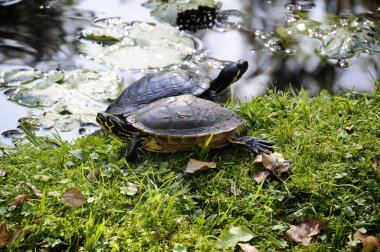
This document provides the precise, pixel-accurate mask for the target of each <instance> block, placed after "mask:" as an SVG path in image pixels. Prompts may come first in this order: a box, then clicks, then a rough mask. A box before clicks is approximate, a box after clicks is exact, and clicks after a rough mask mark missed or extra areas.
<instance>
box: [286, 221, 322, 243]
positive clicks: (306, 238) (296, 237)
mask: <svg viewBox="0 0 380 252" xmlns="http://www.w3.org/2000/svg"><path fill="white" fill-rule="evenodd" d="M325 226H326V224H325V223H324V222H322V221H319V220H309V221H308V222H306V223H302V224H300V225H298V226H294V225H291V226H290V229H289V230H287V231H286V235H287V236H288V237H289V238H290V239H291V240H293V241H296V242H299V243H302V244H303V245H305V246H309V245H310V242H311V239H312V237H313V236H316V235H317V234H319V232H320V231H321V229H322V228H324V227H325Z"/></svg>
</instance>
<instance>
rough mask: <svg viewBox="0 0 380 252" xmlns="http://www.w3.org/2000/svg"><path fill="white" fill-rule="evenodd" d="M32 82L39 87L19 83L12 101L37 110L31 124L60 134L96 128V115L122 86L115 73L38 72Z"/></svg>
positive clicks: (81, 71) (78, 71) (85, 71)
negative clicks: (90, 126)
mask: <svg viewBox="0 0 380 252" xmlns="http://www.w3.org/2000/svg"><path fill="white" fill-rule="evenodd" d="M31 79H33V81H32V82H34V83H38V84H36V85H30V83H31V82H29V83H28V84H27V85H24V84H23V83H20V85H19V86H18V87H16V88H15V91H14V92H13V94H12V95H11V96H10V99H11V100H13V101H15V102H17V103H18V104H21V105H24V106H28V107H36V108H38V109H36V110H33V112H32V113H33V117H34V119H35V120H32V121H30V123H32V124H34V125H39V126H41V127H43V128H51V127H54V128H56V129H57V130H60V131H70V130H73V129H75V128H78V127H79V126H80V125H82V124H89V123H92V124H95V123H96V121H95V116H96V114H97V113H98V112H99V111H102V110H105V108H106V106H107V105H106V103H105V102H106V101H108V100H112V99H114V98H115V97H116V96H117V94H118V92H119V87H120V85H121V80H120V78H119V77H118V76H117V75H116V74H115V73H114V72H111V71H104V70H77V71H71V72H62V71H58V72H57V71H52V72H48V73H41V72H38V71H36V77H33V78H31ZM12 83H14V82H12ZM21 84H22V85H21ZM7 85H8V83H5V86H7Z"/></svg>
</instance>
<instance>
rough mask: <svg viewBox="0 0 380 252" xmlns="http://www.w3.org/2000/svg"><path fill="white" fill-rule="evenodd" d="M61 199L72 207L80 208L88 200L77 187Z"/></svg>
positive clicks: (68, 190)
mask: <svg viewBox="0 0 380 252" xmlns="http://www.w3.org/2000/svg"><path fill="white" fill-rule="evenodd" d="M61 199H62V201H63V202H65V203H66V204H67V205H69V206H71V207H80V206H82V205H84V204H85V203H86V202H87V199H86V198H85V197H84V196H83V194H82V193H81V192H80V191H79V190H78V189H77V188H75V187H72V188H68V189H67V190H66V191H65V193H64V194H62V196H61Z"/></svg>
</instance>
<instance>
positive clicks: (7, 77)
mask: <svg viewBox="0 0 380 252" xmlns="http://www.w3.org/2000/svg"><path fill="white" fill-rule="evenodd" d="M41 77H42V73H41V72H39V71H34V70H25V69H20V70H12V71H8V72H5V73H4V75H3V78H2V79H1V78H0V83H1V84H0V86H5V87H13V86H19V85H22V84H26V83H28V82H31V81H33V80H35V79H38V78H41Z"/></svg>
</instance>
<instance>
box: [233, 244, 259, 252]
mask: <svg viewBox="0 0 380 252" xmlns="http://www.w3.org/2000/svg"><path fill="white" fill-rule="evenodd" d="M238 245H239V246H240V248H241V250H242V251H244V252H260V250H258V249H257V248H256V247H255V246H252V245H249V244H248V243H238Z"/></svg>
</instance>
